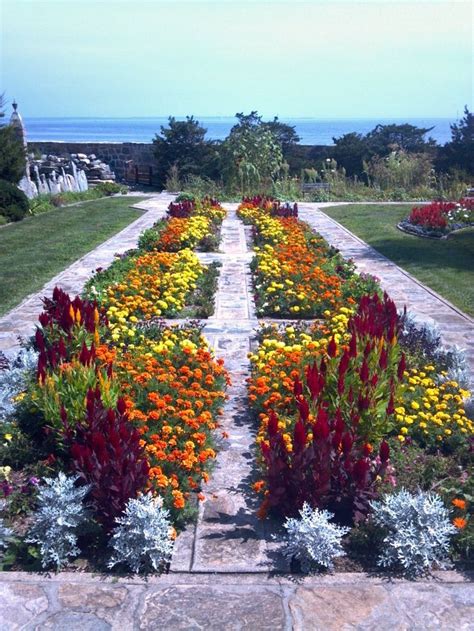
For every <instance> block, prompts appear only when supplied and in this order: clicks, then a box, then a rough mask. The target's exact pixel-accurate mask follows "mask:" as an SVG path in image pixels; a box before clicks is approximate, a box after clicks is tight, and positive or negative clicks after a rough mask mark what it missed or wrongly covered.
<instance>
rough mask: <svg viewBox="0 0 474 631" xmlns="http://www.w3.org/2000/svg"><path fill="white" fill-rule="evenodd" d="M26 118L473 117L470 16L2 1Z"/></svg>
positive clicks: (89, 0)
mask: <svg viewBox="0 0 474 631" xmlns="http://www.w3.org/2000/svg"><path fill="white" fill-rule="evenodd" d="M0 25H1V32H0V36H1V44H0V93H1V92H5V93H6V97H7V99H8V100H11V99H13V98H15V99H16V100H17V101H18V102H19V104H20V109H21V111H22V113H23V114H24V115H26V116H29V117H32V116H71V117H72V116H92V117H112V116H113V117H135V116H136V117H141V116H167V115H170V114H172V115H175V116H184V115H187V114H194V115H196V116H233V115H234V114H235V112H240V111H244V112H249V111H250V110H258V111H259V113H260V114H262V115H263V116H265V117H270V116H273V115H278V116H280V117H283V118H284V117H317V118H333V119H334V118H377V117H381V118H392V117H393V118H400V117H404V116H407V117H449V118H457V117H459V115H462V111H463V108H464V105H468V107H469V108H470V109H471V110H472V105H473V49H472V47H473V43H472V42H473V37H472V35H473V33H472V3H471V2H464V1H458V0H449V1H443V0H438V1H428V0H418V1H416V2H415V1H408V0H397V1H389V0H371V1H365V2H360V1H357V0H352V1H348V0H347V1H344V2H343V1H339V0H313V1H307V2H298V1H297V0H293V1H292V2H284V1H273V2H270V1H264V0H247V1H241V2H232V1H228V0H218V1H217V0H216V1H213V2H201V1H197V0H195V1H188V2H182V1H181V0H174V1H173V2H164V1H161V0H148V1H143V0H128V1H125V0H122V1H118V0H100V1H99V0H47V1H43V0H0Z"/></svg>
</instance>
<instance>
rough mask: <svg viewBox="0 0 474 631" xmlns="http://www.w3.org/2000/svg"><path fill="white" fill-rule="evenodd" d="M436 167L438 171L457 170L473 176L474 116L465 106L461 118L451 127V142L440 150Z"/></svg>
mask: <svg viewBox="0 0 474 631" xmlns="http://www.w3.org/2000/svg"><path fill="white" fill-rule="evenodd" d="M436 166H437V168H438V170H440V171H448V170H450V169H458V170H460V171H464V172H465V173H467V174H468V175H474V114H473V113H472V112H470V111H469V110H468V108H467V105H466V106H465V107H464V116H463V118H461V120H460V121H459V122H458V123H454V124H453V125H451V141H450V142H447V143H446V144H445V145H444V147H442V148H441V150H440V152H439V158H438V160H437V162H436Z"/></svg>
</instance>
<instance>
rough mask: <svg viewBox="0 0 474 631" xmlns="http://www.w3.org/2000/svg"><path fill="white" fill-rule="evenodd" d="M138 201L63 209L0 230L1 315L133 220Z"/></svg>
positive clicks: (106, 201)
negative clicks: (134, 205)
mask: <svg viewBox="0 0 474 631" xmlns="http://www.w3.org/2000/svg"><path fill="white" fill-rule="evenodd" d="M140 199H142V198H140V197H126V198H125V197H124V198H121V197H114V198H110V199H100V200H97V201H93V202H86V203H84V204H80V205H76V206H72V207H63V208H57V209H55V210H52V211H50V212H48V213H44V214H42V215H37V216H36V217H27V218H26V219H24V220H23V221H19V222H17V223H12V224H9V225H7V226H5V227H4V228H0V315H1V314H4V313H6V312H7V311H8V310H9V309H11V308H12V307H14V306H15V305H17V304H18V303H19V302H20V301H21V300H22V299H23V298H25V297H26V296H28V294H30V293H32V292H34V291H38V290H39V289H41V287H42V286H43V285H44V283H46V282H47V281H48V280H50V279H51V278H52V277H53V276H55V275H56V274H58V273H59V272H61V271H62V270H63V269H65V268H66V267H67V266H68V265H70V264H71V263H73V262H74V261H75V260H76V259H78V258H80V257H81V256H83V255H84V254H86V253H87V252H89V251H90V250H93V249H94V248H95V247H96V246H97V245H99V244H100V243H102V242H103V241H106V240H107V239H109V238H110V237H111V236H113V235H114V234H116V233H117V232H119V231H120V230H122V229H123V228H125V226H127V225H128V224H129V223H131V222H132V221H135V219H138V217H140V216H141V215H142V212H141V211H139V210H135V209H133V208H129V206H130V204H134V203H137V202H138V201H140Z"/></svg>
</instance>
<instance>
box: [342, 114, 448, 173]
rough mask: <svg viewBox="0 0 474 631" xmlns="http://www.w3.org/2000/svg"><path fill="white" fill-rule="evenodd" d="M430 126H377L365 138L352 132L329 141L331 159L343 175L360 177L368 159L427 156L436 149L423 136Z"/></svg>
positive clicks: (429, 129)
mask: <svg viewBox="0 0 474 631" xmlns="http://www.w3.org/2000/svg"><path fill="white" fill-rule="evenodd" d="M432 129H433V127H416V126H415V125H410V124H408V123H406V124H403V125H377V126H376V127H374V129H372V131H370V132H369V133H368V134H366V135H365V136H364V135H363V134H357V133H355V132H352V133H349V134H344V135H343V136H341V137H340V138H333V141H334V149H333V151H332V153H331V156H332V157H334V158H335V160H336V161H337V163H338V164H339V165H340V166H342V167H344V168H345V170H346V173H347V175H349V176H351V175H357V176H359V177H361V176H362V175H363V174H364V162H368V161H369V160H372V158H377V157H379V158H384V157H386V156H389V155H390V154H391V153H392V152H394V151H403V152H405V153H430V154H432V153H433V151H434V150H435V148H436V142H435V141H434V140H433V139H432V138H428V140H425V138H424V137H425V135H426V134H427V133H428V132H430V131H431V130H432Z"/></svg>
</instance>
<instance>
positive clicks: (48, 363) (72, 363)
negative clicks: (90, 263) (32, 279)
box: [0, 249, 228, 571]
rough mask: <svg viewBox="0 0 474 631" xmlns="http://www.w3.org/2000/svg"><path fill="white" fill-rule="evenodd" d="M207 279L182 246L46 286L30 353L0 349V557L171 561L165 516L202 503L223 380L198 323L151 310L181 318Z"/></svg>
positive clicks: (134, 565)
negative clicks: (78, 287)
mask: <svg viewBox="0 0 474 631" xmlns="http://www.w3.org/2000/svg"><path fill="white" fill-rule="evenodd" d="M213 274H214V278H215V277H216V275H217V272H216V270H215V269H214V272H213ZM205 275H206V270H205V268H204V266H202V265H200V263H199V261H198V259H197V257H196V255H195V254H194V253H193V252H191V251H190V250H189V249H182V250H180V251H178V252H162V251H150V252H143V251H140V250H139V251H138V252H132V253H130V254H129V255H128V256H126V257H124V258H122V259H119V260H117V261H116V262H115V263H114V264H112V266H111V267H110V268H109V269H108V270H105V271H99V272H98V273H97V274H96V275H95V277H94V278H93V279H91V281H90V282H89V284H88V286H87V287H86V291H85V295H84V297H83V298H81V297H76V298H75V299H71V298H70V297H69V296H68V295H67V294H65V293H64V292H63V291H61V290H60V289H58V288H56V289H55V290H54V292H53V296H52V299H45V300H44V311H43V313H42V314H41V315H40V316H39V325H38V327H37V331H36V334H35V336H34V338H32V340H31V341H30V342H29V343H28V349H29V350H24V351H23V352H22V354H21V355H20V356H19V358H18V359H17V360H16V363H14V364H13V365H11V364H10V362H8V361H6V360H5V359H3V364H2V365H1V366H0V376H1V378H2V389H1V393H2V396H1V397H0V404H3V409H2V408H1V407H0V416H1V417H3V418H2V420H3V423H2V441H1V443H2V444H1V446H0V458H1V459H0V462H1V463H2V465H3V466H2V468H0V501H1V502H2V504H0V510H1V515H2V516H3V519H2V517H0V563H2V564H3V567H6V568H11V567H13V568H24V567H31V568H32V569H38V568H39V567H56V568H60V567H64V566H65V565H68V564H70V563H71V559H72V558H74V557H75V556H78V555H79V554H81V556H83V557H85V558H86V559H87V563H88V564H89V567H91V568H96V569H105V567H106V566H107V565H108V566H109V567H115V565H119V567H120V568H122V569H125V568H127V567H128V568H130V569H132V570H134V571H148V570H153V571H155V570H159V569H160V568H163V567H164V564H165V563H166V561H167V560H169V558H170V553H171V550H172V539H173V537H174V536H175V531H174V527H173V526H176V527H180V526H181V525H182V524H183V523H184V522H185V521H186V520H188V519H189V518H191V517H193V516H194V515H195V514H196V504H197V501H198V499H202V495H201V493H200V489H201V485H202V482H203V481H206V480H207V479H208V476H209V471H210V469H211V463H212V461H213V459H214V458H215V455H216V430H217V428H218V425H219V424H218V416H219V414H220V410H221V406H222V404H223V402H224V399H225V388H226V384H227V381H228V377H227V373H226V371H225V369H224V367H223V362H222V361H221V360H216V359H215V358H214V357H213V355H212V353H211V352H210V350H209V348H208V347H207V344H206V342H205V340H204V338H203V337H202V335H201V330H200V328H199V326H198V325H197V324H196V323H194V324H193V323H191V324H189V325H183V326H175V327H171V326H168V325H165V324H164V323H163V321H161V320H159V317H161V316H164V315H167V316H175V315H181V314H182V313H183V307H185V305H186V304H188V301H189V300H190V299H192V297H193V296H195V295H196V292H197V291H198V290H199V280H200V279H202V278H203V277H205ZM209 299H210V296H209V292H208V295H207V297H206V300H207V301H208V302H209ZM184 313H186V312H184ZM25 359H26V360H27V362H26V363H25ZM42 478H44V480H43V481H42V482H41V481H40V480H41V479H42ZM152 523H153V524H155V525H156V528H155V530H153V529H152V528H151V527H149V526H150V524H152ZM12 529H13V530H12ZM2 559H3V561H2Z"/></svg>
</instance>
